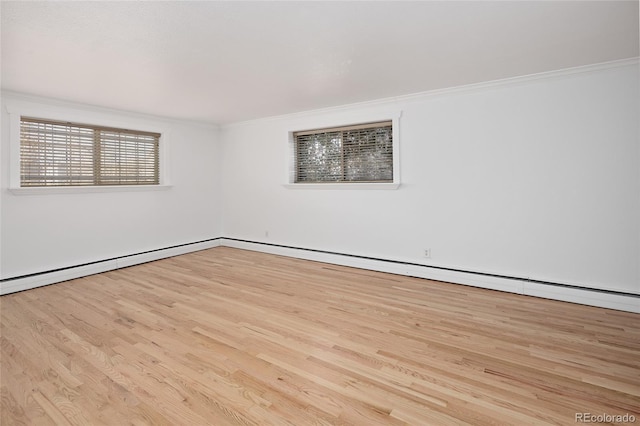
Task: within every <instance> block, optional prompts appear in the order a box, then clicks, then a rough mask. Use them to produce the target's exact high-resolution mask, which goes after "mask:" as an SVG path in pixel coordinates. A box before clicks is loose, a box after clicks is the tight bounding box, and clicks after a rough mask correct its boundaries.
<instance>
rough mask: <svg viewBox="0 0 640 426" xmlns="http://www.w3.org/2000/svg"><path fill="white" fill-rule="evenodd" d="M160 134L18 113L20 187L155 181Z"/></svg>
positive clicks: (130, 183)
mask: <svg viewBox="0 0 640 426" xmlns="http://www.w3.org/2000/svg"><path fill="white" fill-rule="evenodd" d="M159 140H160V135H159V134H156V133H148V132H133V131H129V130H125V129H108V128H101V127H98V126H90V125H83V124H74V123H64V122H55V121H49V120H42V119H35V118H26V117H22V118H21V122H20V184H21V186H23V187H25V186H77V185H147V184H158V183H159Z"/></svg>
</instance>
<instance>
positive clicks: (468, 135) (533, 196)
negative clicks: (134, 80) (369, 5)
mask: <svg viewBox="0 0 640 426" xmlns="http://www.w3.org/2000/svg"><path fill="white" fill-rule="evenodd" d="M638 99H639V89H638V64H637V61H631V62H629V61H627V62H624V63H619V64H616V65H612V66H600V67H591V68H584V69H581V70H578V71H575V70H574V71H572V72H560V73H550V74H548V75H545V76H537V77H535V78H520V79H511V80H509V81H504V82H498V83H493V84H487V85H480V86H473V87H468V88H462V89H457V90H451V91H443V92H439V93H431V94H429V93H427V94H422V95H416V96H409V97H403V98H397V99H394V100H388V101H380V102H375V103H367V104H360V105H353V106H346V107H342V108H335V109H329V110H323V111H316V112H309V113H301V114H294V115H289V116H283V117H275V118H271V119H263V120H256V121H251V122H246V123H238V124H234V125H230V126H226V127H225V128H223V129H222V141H223V158H224V164H223V169H222V172H223V173H222V175H223V180H224V182H223V191H222V193H223V199H222V206H223V218H224V224H223V233H224V235H225V236H226V237H230V238H236V239H244V240H250V241H258V242H266V243H273V244H281V245H287V246H293V247H303V248H311V249H316V250H326V251H332V252H339V253H348V254H355V255H361V256H370V257H375V258H382V259H393V260H400V261H405V262H412V263H421V264H425V265H435V266H442V267H451V268H460V269H463V270H467V271H477V272H485V273H493V274H499V275H508V276H513V277H521V278H530V279H533V280H541V281H550V282H554V283H561V284H569V285H574V286H579V287H587V288H598V289H608V290H614V291H620V292H626V293H636V294H640V270H639V268H640V267H639V263H640V177H639V170H640V150H639V130H638V116H639V108H638ZM400 110H401V111H402V117H401V119H400V135H401V140H400V150H401V151H400V164H401V181H402V185H401V187H400V188H399V189H397V190H300V189H298V190H294V189H289V188H286V187H285V186H283V184H284V183H286V181H287V171H288V164H289V151H288V140H287V132H289V131H292V130H301V129H305V128H315V127H317V125H318V124H323V125H325V124H326V125H330V124H331V123H332V122H335V123H338V124H342V123H345V122H349V121H352V122H357V121H360V120H362V119H363V118H366V117H367V116H368V115H376V114H380V113H381V112H385V111H391V112H392V111H400ZM267 231H268V237H267V236H266V232H267ZM425 248H430V249H431V250H432V258H431V259H425V258H424V257H423V252H424V249H425Z"/></svg>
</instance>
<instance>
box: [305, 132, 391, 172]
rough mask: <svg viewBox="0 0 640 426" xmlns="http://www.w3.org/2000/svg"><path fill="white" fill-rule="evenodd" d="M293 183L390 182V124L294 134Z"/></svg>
mask: <svg viewBox="0 0 640 426" xmlns="http://www.w3.org/2000/svg"><path fill="white" fill-rule="evenodd" d="M294 140H295V144H296V170H295V172H296V179H295V181H296V182H392V181H393V133H392V126H391V123H390V122H386V123H375V124H372V125H354V126H348V127H343V128H332V129H320V130H317V131H306V132H296V133H294Z"/></svg>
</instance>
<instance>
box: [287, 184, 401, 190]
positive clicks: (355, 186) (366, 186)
mask: <svg viewBox="0 0 640 426" xmlns="http://www.w3.org/2000/svg"><path fill="white" fill-rule="evenodd" d="M399 186H400V184H399V183H288V184H285V185H284V187H285V188H287V189H381V190H389V189H391V190H393V189H398V187H399Z"/></svg>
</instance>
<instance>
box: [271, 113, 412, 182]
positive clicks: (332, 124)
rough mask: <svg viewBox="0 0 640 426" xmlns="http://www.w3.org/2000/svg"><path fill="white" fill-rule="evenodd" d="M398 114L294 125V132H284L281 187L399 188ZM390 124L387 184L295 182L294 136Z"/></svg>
mask: <svg viewBox="0 0 640 426" xmlns="http://www.w3.org/2000/svg"><path fill="white" fill-rule="evenodd" d="M401 115H402V111H394V112H387V113H382V114H364V115H357V116H353V118H351V119H349V118H348V117H345V118H342V119H333V120H331V119H329V120H326V119H324V120H322V119H320V120H308V121H307V122H306V123H303V124H301V125H297V126H296V128H295V129H292V130H288V132H287V139H288V144H289V164H288V170H287V181H286V183H285V184H284V187H285V188H288V189H341V190H342V189H381V190H388V189H391V190H393V189H398V188H399V187H400V117H401ZM385 121H391V126H392V129H391V132H392V138H393V141H392V155H393V159H392V161H393V179H392V181H391V182H386V181H385V182H349V181H342V182H296V162H297V153H296V141H295V136H294V135H295V133H297V132H305V131H309V130H312V129H317V130H323V129H327V130H329V129H333V128H338V127H348V126H359V125H363V124H368V123H379V122H385Z"/></svg>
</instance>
